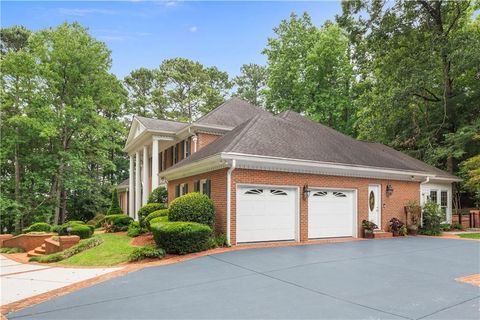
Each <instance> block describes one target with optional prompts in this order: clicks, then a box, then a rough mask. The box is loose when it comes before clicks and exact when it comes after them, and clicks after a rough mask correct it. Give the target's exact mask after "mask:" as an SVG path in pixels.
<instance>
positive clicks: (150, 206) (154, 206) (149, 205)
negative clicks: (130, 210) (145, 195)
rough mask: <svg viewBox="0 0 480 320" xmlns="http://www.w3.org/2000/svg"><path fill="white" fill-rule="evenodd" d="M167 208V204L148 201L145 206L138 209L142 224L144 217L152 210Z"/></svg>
mask: <svg viewBox="0 0 480 320" xmlns="http://www.w3.org/2000/svg"><path fill="white" fill-rule="evenodd" d="M161 209H165V205H164V204H163V203H147V204H146V205H144V206H143V207H141V208H140V210H138V213H137V214H138V220H139V221H140V224H141V225H143V224H144V221H143V220H144V219H145V218H146V217H147V216H148V215H149V214H150V213H152V212H154V211H157V210H161Z"/></svg>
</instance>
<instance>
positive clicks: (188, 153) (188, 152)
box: [185, 138, 191, 158]
mask: <svg viewBox="0 0 480 320" xmlns="http://www.w3.org/2000/svg"><path fill="white" fill-rule="evenodd" d="M190 144H191V140H190V138H188V139H187V140H185V158H188V157H189V156H190V147H191V146H190Z"/></svg>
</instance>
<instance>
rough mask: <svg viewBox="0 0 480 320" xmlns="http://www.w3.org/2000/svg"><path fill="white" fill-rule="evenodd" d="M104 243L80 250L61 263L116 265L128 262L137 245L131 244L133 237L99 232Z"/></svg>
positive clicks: (72, 264) (71, 264) (73, 264)
mask: <svg viewBox="0 0 480 320" xmlns="http://www.w3.org/2000/svg"><path fill="white" fill-rule="evenodd" d="M98 236H99V237H101V238H102V239H103V243H102V244H101V245H99V246H97V247H95V248H92V249H89V250H87V251H83V252H80V253H79V254H76V255H74V256H72V257H70V258H68V259H65V260H62V261H60V262H59V264H63V265H69V266H114V265H117V264H119V263H122V262H127V261H128V258H129V256H130V254H131V253H132V252H133V250H135V248H136V247H134V246H131V245H130V242H131V241H132V238H130V237H128V236H126V235H118V234H114V233H102V234H98Z"/></svg>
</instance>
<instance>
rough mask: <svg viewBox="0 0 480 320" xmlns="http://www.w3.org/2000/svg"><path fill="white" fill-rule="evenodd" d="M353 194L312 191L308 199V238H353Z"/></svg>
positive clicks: (339, 191) (349, 192) (341, 191)
mask: <svg viewBox="0 0 480 320" xmlns="http://www.w3.org/2000/svg"><path fill="white" fill-rule="evenodd" d="M354 198H355V192H354V191H353V190H352V191H350V190H348V191H346V190H314V191H312V192H311V194H310V196H309V198H308V237H309V238H328V237H348V236H354V224H355V221H354V220H355V199H354Z"/></svg>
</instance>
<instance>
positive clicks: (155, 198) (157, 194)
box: [147, 187, 168, 203]
mask: <svg viewBox="0 0 480 320" xmlns="http://www.w3.org/2000/svg"><path fill="white" fill-rule="evenodd" d="M167 198H168V191H167V188H165V187H158V188H155V189H154V190H153V191H152V193H150V195H149V196H148V201H147V203H166V202H167Z"/></svg>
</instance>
